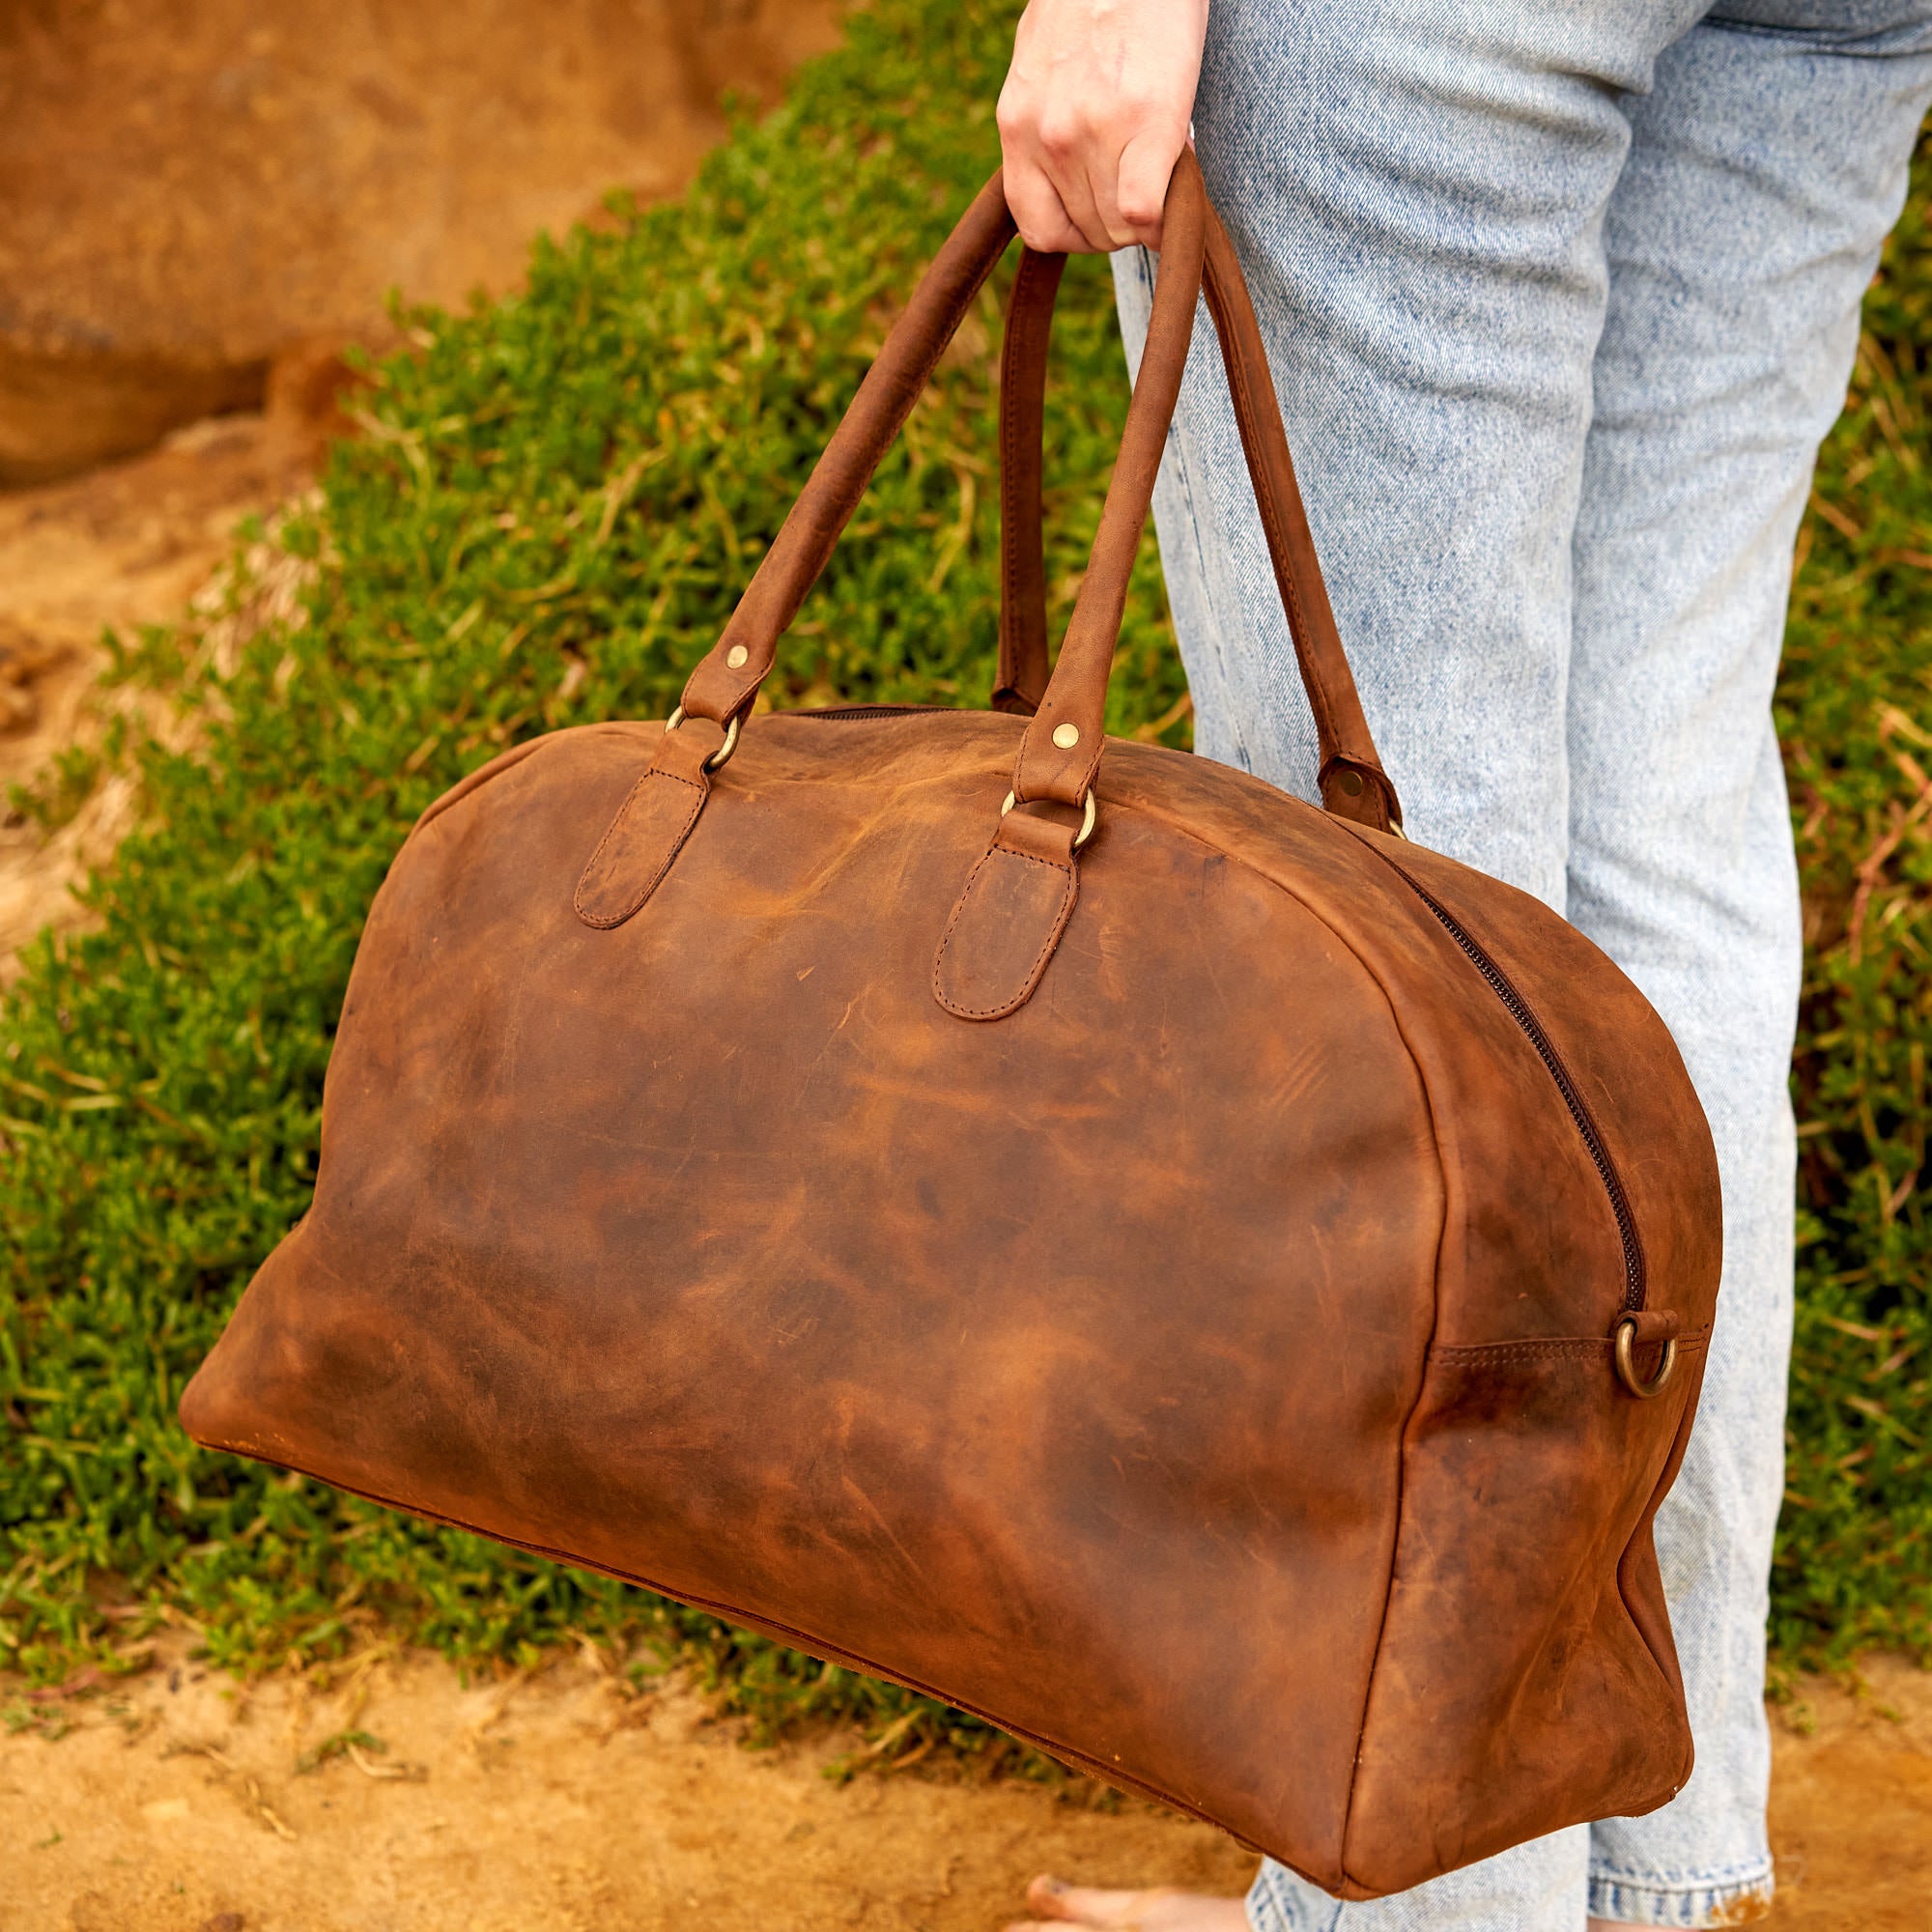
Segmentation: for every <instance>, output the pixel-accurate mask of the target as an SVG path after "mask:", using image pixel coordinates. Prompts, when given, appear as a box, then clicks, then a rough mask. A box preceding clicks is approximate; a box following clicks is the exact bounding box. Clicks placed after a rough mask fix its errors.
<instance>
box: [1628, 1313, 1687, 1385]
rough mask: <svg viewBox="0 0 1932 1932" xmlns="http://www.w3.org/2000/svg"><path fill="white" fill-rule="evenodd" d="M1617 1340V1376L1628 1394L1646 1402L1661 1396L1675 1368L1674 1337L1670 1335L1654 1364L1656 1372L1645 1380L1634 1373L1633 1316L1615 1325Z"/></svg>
mask: <svg viewBox="0 0 1932 1932" xmlns="http://www.w3.org/2000/svg"><path fill="white" fill-rule="evenodd" d="M1616 1340H1617V1379H1618V1380H1619V1381H1621V1382H1622V1383H1623V1385H1624V1387H1625V1388H1627V1389H1629V1390H1630V1392H1631V1394H1632V1395H1634V1396H1635V1397H1636V1398H1637V1399H1638V1400H1639V1401H1641V1402H1648V1401H1649V1400H1650V1399H1651V1397H1652V1396H1657V1395H1662V1393H1663V1390H1664V1386H1665V1384H1666V1383H1667V1382H1668V1381H1669V1380H1670V1378H1671V1376H1672V1375H1673V1374H1674V1373H1675V1372H1676V1368H1677V1338H1676V1337H1675V1336H1672V1337H1671V1338H1670V1339H1669V1340H1668V1341H1666V1342H1665V1343H1664V1345H1663V1359H1662V1361H1661V1362H1660V1363H1659V1364H1658V1365H1657V1373H1656V1374H1655V1375H1654V1376H1652V1377H1651V1378H1650V1379H1649V1380H1648V1381H1645V1380H1644V1378H1642V1377H1641V1376H1640V1375H1638V1374H1637V1372H1636V1357H1635V1352H1634V1351H1635V1348H1636V1317H1635V1316H1634V1315H1626V1316H1625V1317H1624V1319H1623V1320H1622V1321H1619V1322H1618V1323H1617V1326H1616Z"/></svg>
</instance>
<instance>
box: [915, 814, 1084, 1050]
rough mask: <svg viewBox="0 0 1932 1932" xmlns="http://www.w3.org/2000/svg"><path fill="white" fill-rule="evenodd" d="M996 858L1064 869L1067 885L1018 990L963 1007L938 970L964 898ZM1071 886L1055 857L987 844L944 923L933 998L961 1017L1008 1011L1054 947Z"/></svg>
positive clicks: (1070, 870)
mask: <svg viewBox="0 0 1932 1932" xmlns="http://www.w3.org/2000/svg"><path fill="white" fill-rule="evenodd" d="M996 858H1007V859H1020V860H1023V861H1024V862H1025V863H1026V864H1027V865H1029V866H1045V867H1048V868H1049V869H1050V870H1052V871H1056V872H1065V874H1066V884H1065V887H1063V888H1062V890H1061V895H1060V905H1059V908H1058V909H1057V910H1056V911H1055V913H1054V915H1053V923H1052V925H1051V926H1050V927H1049V928H1048V931H1047V935H1046V937H1045V939H1043V940H1042V941H1041V942H1040V948H1039V951H1038V952H1037V953H1036V954H1035V955H1034V961H1033V964H1032V965H1031V966H1030V967H1028V968H1027V973H1026V977H1025V979H1023V980H1021V981H1020V989H1019V991H1018V992H1017V993H1015V994H1014V995H1013V996H1012V997H1011V998H1010V999H1009V1000H1007V1001H1005V1002H1004V1003H1003V1004H1001V1005H999V1006H996V1007H962V1006H960V1005H958V1004H957V1003H956V1002H955V1001H952V1000H950V999H948V998H947V997H946V994H945V993H944V992H943V991H942V990H941V988H940V984H939V974H940V969H941V967H942V966H944V964H945V963H946V951H947V948H948V947H950V946H951V945H952V930H953V928H954V927H955V926H956V925H957V924H958V923H959V919H960V915H961V914H962V913H964V912H965V910H966V901H967V900H968V899H969V898H970V897H972V895H973V887H974V885H975V884H976V883H977V882H978V880H979V877H980V873H981V872H982V871H983V870H984V869H985V868H986V867H987V866H988V865H989V864H990V863H991V862H992V861H993V860H994V859H996ZM1073 885H1074V871H1073V867H1071V866H1063V865H1062V864H1061V863H1060V861H1059V860H1057V859H1037V858H1035V857H1034V855H1033V854H1032V853H1031V852H1015V851H1013V850H1011V849H1010V848H1009V847H1008V846H991V845H989V846H988V847H987V848H986V850H985V851H984V852H982V853H981V854H980V863H979V864H978V865H977V866H975V867H973V869H972V870H971V871H970V872H968V873H967V875H966V885H965V888H964V890H963V891H962V892H961V893H960V895H959V897H958V899H957V901H956V902H955V903H954V905H953V908H952V918H951V919H949V920H948V921H947V922H946V930H945V931H944V932H942V933H941V934H940V935H939V951H938V952H935V953H934V954H933V955H932V997H933V998H934V999H935V1000H937V1001H938V1002H939V1004H940V1005H941V1006H942V1007H944V1008H945V1009H946V1010H947V1011H948V1012H949V1013H956V1014H957V1015H958V1016H959V1017H960V1018H961V1019H968V1020H996V1019H1002V1018H1004V1017H1005V1016H1006V1015H1007V1014H1008V1013H1009V1012H1011V1011H1012V1010H1013V1009H1014V1008H1016V1007H1017V1006H1018V1005H1019V1004H1020V1002H1021V1001H1022V1000H1024V999H1025V998H1026V996H1027V995H1028V994H1029V993H1030V992H1032V991H1033V989H1034V986H1035V985H1036V984H1037V981H1038V979H1039V975H1040V973H1041V971H1042V970H1043V969H1044V968H1045V965H1046V962H1047V959H1048V957H1049V955H1050V954H1051V953H1052V952H1053V949H1054V947H1055V946H1056V945H1058V944H1059V941H1060V934H1061V931H1062V929H1063V927H1065V923H1066V902H1067V897H1068V895H1069V894H1070V893H1071V892H1072V890H1073Z"/></svg>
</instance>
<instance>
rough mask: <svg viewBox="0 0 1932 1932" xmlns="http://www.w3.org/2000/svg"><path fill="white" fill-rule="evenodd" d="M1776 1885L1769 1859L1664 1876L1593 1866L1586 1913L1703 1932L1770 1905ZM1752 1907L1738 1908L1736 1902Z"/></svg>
mask: <svg viewBox="0 0 1932 1932" xmlns="http://www.w3.org/2000/svg"><path fill="white" fill-rule="evenodd" d="M1775 1892H1776V1881H1775V1879H1774V1878H1773V1875H1772V1861H1771V1860H1770V1859H1769V1858H1763V1859H1753V1860H1752V1861H1750V1863H1748V1864H1745V1865H1730V1866H1727V1867H1725V1868H1723V1869H1720V1870H1718V1871H1709V1872H1698V1873H1695V1874H1688V1873H1687V1874H1685V1875H1684V1876H1682V1877H1668V1878H1666V1877H1663V1876H1661V1875H1660V1874H1658V1873H1655V1872H1630V1871H1615V1870H1605V1869H1604V1868H1602V1867H1593V1868H1592V1870H1591V1873H1590V1916H1591V1918H1612V1919H1619V1920H1621V1921H1623V1922H1624V1923H1626V1924H1630V1925H1667V1926H1673V1927H1676V1928H1678V1932H1703V1928H1705V1927H1708V1926H1714V1925H1736V1924H1739V1923H1742V1922H1744V1921H1745V1920H1747V1919H1749V1918H1759V1917H1761V1916H1762V1915H1763V1913H1766V1912H1769V1911H1770V1910H1771V1901H1772V1898H1773V1896H1774V1894H1775ZM1747 1904H1750V1905H1755V1906H1757V1907H1758V1910H1757V1911H1755V1912H1745V1913H1740V1912H1739V1910H1738V1908H1739V1906H1741V1905H1747Z"/></svg>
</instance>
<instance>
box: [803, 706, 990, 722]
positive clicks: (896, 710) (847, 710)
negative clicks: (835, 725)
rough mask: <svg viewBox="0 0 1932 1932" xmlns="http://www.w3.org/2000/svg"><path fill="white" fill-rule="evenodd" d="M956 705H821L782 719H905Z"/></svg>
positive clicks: (945, 709) (948, 709) (955, 707)
mask: <svg viewBox="0 0 1932 1932" xmlns="http://www.w3.org/2000/svg"><path fill="white" fill-rule="evenodd" d="M959 709H960V706H958V705H956V704H821V705H817V706H814V707H812V708H811V709H810V710H803V711H785V712H781V713H780V714H779V715H780V716H781V717H783V718H830V719H833V720H836V721H838V722H840V723H842V722H844V721H845V720H847V719H853V718H905V717H909V716H911V715H912V714H913V713H915V712H926V711H957V710H959Z"/></svg>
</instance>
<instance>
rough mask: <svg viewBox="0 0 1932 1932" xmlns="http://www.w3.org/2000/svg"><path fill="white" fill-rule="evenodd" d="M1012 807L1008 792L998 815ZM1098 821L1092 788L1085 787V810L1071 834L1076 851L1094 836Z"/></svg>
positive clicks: (1098, 809) (1098, 815) (1004, 813)
mask: <svg viewBox="0 0 1932 1932" xmlns="http://www.w3.org/2000/svg"><path fill="white" fill-rule="evenodd" d="M1012 809H1013V795H1012V793H1011V792H1009V793H1008V794H1007V795H1006V798H1005V800H1004V801H1003V802H1002V803H1001V806H1000V816H1001V817H1002V818H1004V817H1005V816H1006V815H1007V813H1008V812H1009V811H1010V810H1012ZM1099 822H1100V808H1099V807H1098V806H1097V805H1096V804H1094V788H1093V786H1091V785H1090V786H1088V788H1087V804H1086V810H1084V811H1082V812H1081V814H1080V830H1079V831H1078V832H1076V833H1075V834H1074V835H1073V849H1074V850H1075V851H1076V852H1077V851H1079V849H1080V848H1081V846H1083V845H1084V844H1086V842H1087V841H1088V839H1090V838H1093V836H1094V826H1096V825H1097V824H1099Z"/></svg>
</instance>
